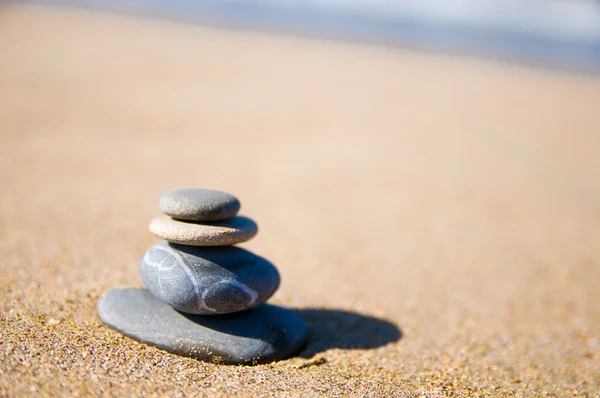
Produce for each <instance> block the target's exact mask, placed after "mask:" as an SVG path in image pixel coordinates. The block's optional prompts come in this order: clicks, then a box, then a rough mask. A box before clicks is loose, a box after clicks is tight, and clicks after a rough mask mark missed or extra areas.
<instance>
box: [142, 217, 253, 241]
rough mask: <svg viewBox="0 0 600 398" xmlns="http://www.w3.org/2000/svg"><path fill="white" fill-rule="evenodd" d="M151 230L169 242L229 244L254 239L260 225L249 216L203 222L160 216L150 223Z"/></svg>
mask: <svg viewBox="0 0 600 398" xmlns="http://www.w3.org/2000/svg"><path fill="white" fill-rule="evenodd" d="M149 228H150V232H152V233H153V234H154V235H156V236H158V237H159V238H161V239H164V240H168V241H169V242H174V243H180V244H182V245H189V246H229V245H235V244H237V243H242V242H245V241H247V240H250V239H252V238H253V237H254V236H255V235H256V234H257V232H258V226H257V225H256V223H255V222H254V221H252V220H251V219H249V218H247V217H241V216H237V217H233V218H230V219H229V220H226V221H219V222H213V223H210V224H203V223H199V222H197V221H178V220H174V219H172V218H169V217H164V216H163V217H158V218H155V219H154V220H152V222H151V223H150V227H149Z"/></svg>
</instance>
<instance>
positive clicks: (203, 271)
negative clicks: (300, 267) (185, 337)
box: [140, 242, 280, 315]
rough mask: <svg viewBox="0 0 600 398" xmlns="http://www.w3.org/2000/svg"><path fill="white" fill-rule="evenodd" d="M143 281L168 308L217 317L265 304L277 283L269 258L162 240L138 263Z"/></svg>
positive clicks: (240, 251)
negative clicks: (163, 241)
mask: <svg viewBox="0 0 600 398" xmlns="http://www.w3.org/2000/svg"><path fill="white" fill-rule="evenodd" d="M140 275H141V277H142V281H143V282H144V285H146V287H147V288H148V290H150V292H151V293H152V294H154V295H155V296H156V297H157V298H159V299H160V300H162V301H163V302H164V303H166V304H168V305H170V306H171V307H173V308H175V309H177V310H179V311H183V312H186V313H190V314H206V315H217V314H227V313H231V312H237V311H243V310H247V309H249V308H254V307H256V306H258V305H260V304H262V303H264V302H265V301H266V300H267V299H268V298H269V297H271V295H273V293H274V292H275V291H276V290H277V288H278V287H279V282H280V277H279V273H278V272H277V269H276V268H275V267H274V266H273V264H271V263H270V262H269V261H267V260H265V259H264V258H262V257H259V256H257V255H255V254H253V253H251V252H249V251H247V250H244V249H241V248H239V247H233V246H227V247H194V246H185V245H177V244H173V243H166V242H165V243H161V244H158V245H156V246H154V247H152V248H151V249H150V250H148V251H147V252H146V253H145V254H144V257H143V258H142V261H141V262H140Z"/></svg>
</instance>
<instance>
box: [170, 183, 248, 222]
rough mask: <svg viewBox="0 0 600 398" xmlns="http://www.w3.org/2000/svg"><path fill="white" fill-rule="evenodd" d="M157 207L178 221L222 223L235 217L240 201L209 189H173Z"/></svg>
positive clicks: (224, 193)
mask: <svg viewBox="0 0 600 398" xmlns="http://www.w3.org/2000/svg"><path fill="white" fill-rule="evenodd" d="M158 207H159V208H160V211H161V212H163V213H164V214H166V215H168V216H171V217H173V218H176V219H178V220H192V221H223V220H227V219H229V218H231V217H233V216H235V215H236V214H237V213H238V211H239V210H240V201H239V200H237V198H236V197H235V196H233V195H230V194H228V193H226V192H221V191H213V190H210V189H175V190H173V191H169V192H166V193H165V194H163V195H162V196H161V197H160V199H159V201H158Z"/></svg>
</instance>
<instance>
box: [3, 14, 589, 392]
mask: <svg viewBox="0 0 600 398" xmlns="http://www.w3.org/2000/svg"><path fill="white" fill-rule="evenodd" d="M8 4H9V3H5V4H4V5H3V6H2V7H0V142H1V145H0V165H1V167H0V186H1V189H0V281H1V283H0V297H1V300H0V333H1V341H0V353H1V354H0V355H1V361H0V395H2V396H5V395H8V396H24V395H28V394H32V395H35V394H39V395H42V396H45V395H61V396H78V395H79V396H82V395H88V394H92V395H109V396H141V395H143V396H158V395H172V396H188V395H210V396H231V395H241V396H245V395H248V396H316V395H328V396H420V395H422V396H426V397H438V396H513V395H516V396H542V395H550V396H569V397H570V396H576V395H581V396H589V397H593V396H597V394H598V393H599V392H600V354H599V352H600V349H599V346H600V298H599V297H600V288H599V287H598V284H599V281H600V245H599V242H600V184H599V178H598V177H599V176H600V175H599V174H600V172H599V171H600V117H599V104H600V78H598V77H597V76H596V77H594V76H583V75H572V74H569V73H566V72H558V71H548V70H541V69H533V68H527V67H519V66H513V65H507V64H502V63H495V62H491V61H486V60H481V59H476V58H460V57H452V56H447V55H433V54H422V53H418V52H410V51H404V50H400V49H392V48H384V47H377V46H366V45H359V44H348V43H338V42H327V41H318V40H310V39H300V38H290V37H278V36H271V35H266V34H260V33H247V32H234V31H221V30H216V29H208V28H202V27H197V26H190V25H178V24H176V23H172V22H165V21H162V22H161V21H158V20H149V19H135V18H130V17H119V16H112V15H108V14H94V13H90V12H82V11H68V10H50V9H43V8H26V7H22V6H15V5H8ZM181 187H204V188H213V189H221V190H225V191H228V192H231V193H233V194H235V195H237V196H238V197H239V198H240V199H241V201H242V210H241V214H244V215H247V216H250V217H252V218H254V219H255V220H256V221H257V223H258V224H259V227H260V231H259V233H258V235H257V237H256V238H254V239H253V240H252V241H251V242H248V243H246V244H244V245H242V246H243V247H245V248H247V249H250V250H252V251H254V252H256V253H257V254H259V255H262V256H264V257H266V258H268V259H269V260H271V261H272V262H273V263H274V264H276V265H277V266H278V268H279V270H280V272H281V276H282V285H281V287H280V289H279V291H278V292H277V293H276V294H275V296H274V297H273V298H272V299H271V300H270V302H272V303H274V304H278V305H282V306H285V307H288V308H295V309H297V310H298V311H299V312H300V313H301V314H302V316H303V317H304V318H305V319H306V321H307V322H308V323H309V325H310V326H311V329H312V336H311V340H310V342H309V344H308V346H307V348H306V349H305V350H304V351H303V352H302V353H300V355H299V356H297V357H295V358H291V359H289V360H285V361H281V362H278V363H273V364H269V365H264V366H254V367H236V366H217V365H212V364H208V363H203V362H199V361H195V360H192V359H187V358H181V357H177V356H175V355H172V354H169V353H165V352H163V351H160V350H158V349H155V348H152V347H148V346H145V345H142V344H139V343H137V342H134V341H132V340H131V339H129V338H126V337H124V336H122V335H120V334H119V333H117V332H115V331H113V330H110V329H109V328H107V327H106V326H105V325H103V324H102V323H101V322H100V320H99V319H98V316H97V313H96V304H97V302H98V298H99V297H100V295H101V294H102V293H103V292H105V291H106V290H108V289H110V288H114V287H125V286H142V284H141V281H140V277H139V275H138V263H139V259H140V258H141V256H142V254H143V253H144V252H145V251H146V250H147V249H148V248H149V247H150V246H152V245H153V244H155V243H157V242H159V240H158V239H157V238H155V237H153V236H152V235H151V234H150V233H149V231H148V223H149V222H150V220H151V219H152V218H153V217H155V216H156V215H157V214H158V205H157V204H158V198H159V196H160V194H161V193H163V192H165V191H167V190H169V189H174V188H181Z"/></svg>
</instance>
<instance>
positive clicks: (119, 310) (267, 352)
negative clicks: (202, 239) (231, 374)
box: [98, 288, 308, 365]
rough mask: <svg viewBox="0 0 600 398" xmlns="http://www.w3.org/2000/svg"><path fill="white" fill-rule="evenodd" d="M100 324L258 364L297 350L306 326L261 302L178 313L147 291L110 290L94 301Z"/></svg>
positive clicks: (167, 345)
mask: <svg viewBox="0 0 600 398" xmlns="http://www.w3.org/2000/svg"><path fill="white" fill-rule="evenodd" d="M98 314H99V315H100V319H101V320H102V322H104V323H105V324H107V325H108V326H110V327H111V328H113V329H116V330H117V331H119V332H121V333H123V334H124V335H126V336H129V337H131V338H133V339H134V340H137V341H140V342H142V343H146V344H149V345H152V346H155V347H158V348H160V349H163V350H166V351H169V352H172V353H174V354H178V355H183V356H187V357H192V358H196V359H200V360H203V361H208V362H215V363H221V364H231V365H234V364H248V365H254V364H260V363H267V362H272V361H277V360H281V359H284V358H287V357H290V356H292V355H294V354H295V353H297V352H298V351H300V349H301V348H302V347H303V346H304V344H305V343H306V339H307V332H308V328H307V326H306V324H305V323H304V321H303V320H302V318H301V317H300V316H299V315H298V314H297V313H295V312H294V311H291V310H288V309H285V308H281V307H276V306H273V305H269V304H265V305H262V306H260V307H258V308H255V309H253V310H250V311H245V312H240V313H237V314H230V315H221V316H201V315H189V314H183V313H181V312H178V311H176V310H174V309H173V308H171V307H169V306H168V305H166V304H164V303H163V302H161V301H160V300H158V299H157V298H156V297H154V296H153V295H152V294H151V293H150V292H149V291H148V290H146V289H137V288H126V289H112V290H110V291H108V292H106V293H105V294H104V295H103V296H102V297H101V298H100V301H99V302H98Z"/></svg>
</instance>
